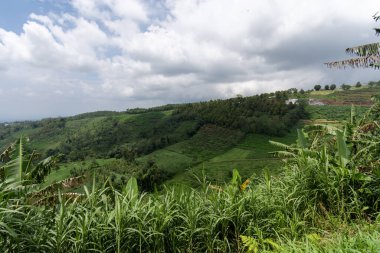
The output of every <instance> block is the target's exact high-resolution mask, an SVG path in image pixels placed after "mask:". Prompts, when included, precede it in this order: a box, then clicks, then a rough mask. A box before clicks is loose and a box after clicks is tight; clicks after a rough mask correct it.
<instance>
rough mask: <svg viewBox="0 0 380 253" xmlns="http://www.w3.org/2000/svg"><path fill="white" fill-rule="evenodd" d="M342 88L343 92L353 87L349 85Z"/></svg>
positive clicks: (343, 85)
mask: <svg viewBox="0 0 380 253" xmlns="http://www.w3.org/2000/svg"><path fill="white" fill-rule="evenodd" d="M340 87H341V88H342V90H349V89H351V85H348V84H342V85H341V86H340Z"/></svg>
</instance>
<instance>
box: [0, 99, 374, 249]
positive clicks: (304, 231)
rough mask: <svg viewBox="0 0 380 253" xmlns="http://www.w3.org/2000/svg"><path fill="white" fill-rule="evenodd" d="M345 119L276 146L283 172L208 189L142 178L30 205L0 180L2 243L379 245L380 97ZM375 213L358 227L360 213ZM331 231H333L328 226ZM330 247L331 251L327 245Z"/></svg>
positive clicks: (50, 245)
mask: <svg viewBox="0 0 380 253" xmlns="http://www.w3.org/2000/svg"><path fill="white" fill-rule="evenodd" d="M354 112H355V111H354V110H352V113H351V117H350V119H349V120H348V121H347V122H346V123H345V125H344V128H343V129H342V128H341V129H335V128H333V127H330V126H323V125H320V126H318V125H317V126H313V127H310V128H309V129H305V131H299V135H298V140H297V144H294V145H283V144H280V143H274V144H275V145H278V146H279V147H281V148H283V149H284V150H283V151H279V152H278V153H277V154H278V155H280V156H282V157H286V159H287V163H286V166H285V167H284V171H283V173H282V174H281V176H280V177H272V176H271V175H270V174H269V172H268V173H265V175H264V176H263V178H250V179H248V180H246V181H244V182H243V180H242V179H241V178H240V176H239V173H238V172H237V171H236V170H235V171H234V172H233V174H232V179H231V182H230V183H229V184H228V185H225V186H216V185H210V184H207V182H205V181H202V180H201V181H202V182H201V184H200V186H201V189H198V190H196V189H187V188H180V187H175V188H172V189H167V190H165V191H163V192H160V193H154V194H140V195H138V194H137V180H135V179H134V178H131V179H129V181H128V183H127V184H126V185H125V187H123V188H122V190H117V189H115V188H114V187H113V186H112V183H111V184H110V185H109V186H108V185H107V184H106V185H103V186H99V187H97V186H96V184H95V183H93V185H92V187H93V188H92V189H91V190H88V189H87V188H85V189H84V194H83V195H82V194H81V195H79V196H77V197H76V198H64V195H62V194H59V196H61V197H60V198H59V200H58V201H57V202H56V203H55V204H53V205H43V206H30V205H28V195H20V196H19V197H18V198H14V197H12V198H10V197H9V196H11V195H10V194H9V192H12V191H14V189H12V188H9V187H7V186H8V182H7V181H4V180H2V181H1V182H0V247H1V250H2V251H3V252H92V251H93V252H95V251H96V252H248V251H249V252H258V251H261V252H299V251H303V250H305V251H309V252H321V251H322V250H323V249H325V251H323V252H347V251H346V250H348V249H349V250H352V251H353V250H357V251H360V252H374V250H376V249H378V246H379V242H378V239H377V238H378V234H379V232H378V231H379V228H378V227H377V225H376V224H377V222H376V220H377V216H378V213H379V211H380V207H379V197H380V192H379V190H378V185H379V183H380V173H379V171H380V122H379V118H380V103H377V104H375V105H374V106H372V107H371V109H370V110H369V111H368V112H367V113H366V114H364V115H363V117H362V118H358V117H357V116H356V115H355V113H354ZM353 222H355V223H357V224H360V223H363V224H364V223H366V224H368V223H369V222H373V223H374V224H373V225H372V226H371V227H370V228H365V232H361V231H360V230H361V229H360V228H356V229H355V230H354V229H352V230H351V231H357V232H356V233H357V234H355V233H354V234H351V235H349V236H347V235H345V234H344V233H341V234H338V235H335V237H336V240H335V241H333V242H328V241H327V239H326V237H328V236H331V230H344V228H345V227H347V228H346V230H344V231H346V232H347V234H348V233H350V228H349V227H350V224H351V223H353ZM324 231H326V233H324ZM326 250H328V251H326Z"/></svg>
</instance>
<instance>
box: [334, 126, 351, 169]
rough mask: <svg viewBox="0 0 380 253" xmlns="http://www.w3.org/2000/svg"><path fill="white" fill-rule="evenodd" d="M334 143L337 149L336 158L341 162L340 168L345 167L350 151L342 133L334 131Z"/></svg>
mask: <svg viewBox="0 0 380 253" xmlns="http://www.w3.org/2000/svg"><path fill="white" fill-rule="evenodd" d="M336 143H337V148H338V156H339V158H340V161H341V165H342V167H345V166H346V165H347V163H348V161H349V158H350V151H349V150H348V147H347V144H346V140H345V136H344V134H343V132H342V131H340V130H338V131H336Z"/></svg>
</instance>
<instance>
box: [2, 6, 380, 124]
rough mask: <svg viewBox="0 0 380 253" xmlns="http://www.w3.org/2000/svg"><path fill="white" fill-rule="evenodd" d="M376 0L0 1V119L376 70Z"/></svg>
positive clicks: (370, 74)
mask: <svg viewBox="0 0 380 253" xmlns="http://www.w3.org/2000/svg"><path fill="white" fill-rule="evenodd" d="M378 10H380V4H379V3H378V1H377V0H361V1H360V2H358V1H357V0H345V1H343V0H308V1H300V0H9V1H8V0H7V1H0V120H3V121H4V120H20V119H38V118H41V117H50V116H65V115H73V114H77V113H81V112H87V111H96V110H125V109H126V108H131V107H149V106H154V105H161V104H167V103H181V102H190V101H199V100H206V99H211V98H226V97H233V96H236V95H237V94H241V95H252V94H257V93H261V92H268V91H274V90H279V89H288V88H292V87H296V88H312V87H313V86H314V84H317V83H321V84H325V83H336V84H338V85H339V84H341V83H350V82H356V81H361V82H366V81H369V80H379V79H380V75H379V73H380V72H379V71H375V70H368V69H367V70H366V69H357V70H352V69H347V70H331V69H327V68H326V67H325V66H324V65H323V62H326V61H329V60H338V59H344V58H347V55H345V53H344V49H345V48H346V47H349V46H356V45H360V44H365V43H370V42H375V41H379V38H378V37H376V36H375V35H374V31H373V30H372V28H373V27H375V26H376V23H375V22H374V21H373V20H372V19H371V16H372V15H373V14H375V13H376V12H377V11H378Z"/></svg>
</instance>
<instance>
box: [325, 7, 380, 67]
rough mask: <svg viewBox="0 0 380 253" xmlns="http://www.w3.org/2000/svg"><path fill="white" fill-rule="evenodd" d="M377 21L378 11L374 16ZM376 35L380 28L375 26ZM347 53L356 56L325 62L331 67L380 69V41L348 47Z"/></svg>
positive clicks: (378, 18)
mask: <svg viewBox="0 0 380 253" xmlns="http://www.w3.org/2000/svg"><path fill="white" fill-rule="evenodd" d="M373 19H374V20H375V21H378V20H380V15H378V14H377V13H376V14H375V15H374V16H373ZM374 30H375V32H376V35H380V28H374ZM346 53H347V54H349V55H356V56H358V57H356V58H350V59H346V60H341V61H332V62H327V63H325V64H326V65H327V67H329V68H346V67H347V66H349V67H352V68H358V67H364V68H368V67H372V68H375V69H380V43H379V42H375V43H371V44H366V45H360V46H356V47H351V48H347V49H346Z"/></svg>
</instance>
